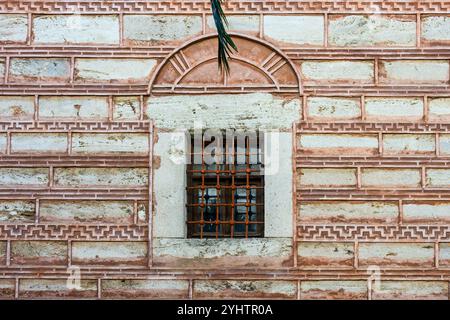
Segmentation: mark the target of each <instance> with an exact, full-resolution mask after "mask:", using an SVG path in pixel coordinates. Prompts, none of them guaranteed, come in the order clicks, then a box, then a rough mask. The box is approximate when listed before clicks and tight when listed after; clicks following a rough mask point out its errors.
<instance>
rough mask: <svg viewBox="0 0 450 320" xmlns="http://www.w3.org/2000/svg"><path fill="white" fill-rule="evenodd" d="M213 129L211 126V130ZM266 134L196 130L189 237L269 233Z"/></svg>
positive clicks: (190, 172) (189, 169)
mask: <svg viewBox="0 0 450 320" xmlns="http://www.w3.org/2000/svg"><path fill="white" fill-rule="evenodd" d="M208 131H209V130H208ZM262 138H263V135H262V134H261V135H259V134H258V133H248V132H243V133H236V132H234V131H233V132H232V133H231V132H230V131H229V130H227V131H226V132H225V133H224V132H223V131H216V132H214V133H212V134H211V132H209V133H208V132H205V131H204V132H203V133H201V134H197V135H196V134H194V136H193V137H192V138H191V148H190V164H188V166H187V205H186V206H187V235H188V237H189V238H216V239H218V238H249V237H262V236H263V235H264V175H263V171H262V170H263V165H262V161H261V160H262V159H261V155H262V151H261V150H262V146H263V141H262Z"/></svg>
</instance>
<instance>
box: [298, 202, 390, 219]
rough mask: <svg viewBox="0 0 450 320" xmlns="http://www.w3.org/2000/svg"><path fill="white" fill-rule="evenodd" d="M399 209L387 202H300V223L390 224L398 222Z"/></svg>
mask: <svg viewBox="0 0 450 320" xmlns="http://www.w3.org/2000/svg"><path fill="white" fill-rule="evenodd" d="M398 215H399V208H398V204H397V203H395V202H388V201H302V202H301V204H300V206H299V214H298V219H299V222H301V223H309V222H311V223H362V224H366V223H386V224H388V223H391V224H395V223H396V222H397V221H398Z"/></svg>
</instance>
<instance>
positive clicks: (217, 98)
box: [147, 93, 301, 130]
mask: <svg viewBox="0 0 450 320" xmlns="http://www.w3.org/2000/svg"><path fill="white" fill-rule="evenodd" d="M147 104H148V107H147V116H148V117H149V118H150V119H153V120H155V126H156V127H158V128H165V129H172V130H173V129H181V128H193V127H194V119H195V120H196V121H198V122H199V123H201V124H202V125H203V127H205V128H222V129H224V128H239V129H245V128H260V129H271V128H272V129H278V128H280V129H288V128H291V127H292V123H293V122H294V121H295V120H298V119H299V118H300V114H301V103H300V100H299V99H294V98H282V97H277V96H274V95H271V94H269V93H251V94H233V95H231V94H228V95H227V94H223V95H222V94H218V95H189V96H187V95H184V96H174V95H171V96H166V97H151V98H150V99H149V100H148V102H147ZM168 112H170V117H168Z"/></svg>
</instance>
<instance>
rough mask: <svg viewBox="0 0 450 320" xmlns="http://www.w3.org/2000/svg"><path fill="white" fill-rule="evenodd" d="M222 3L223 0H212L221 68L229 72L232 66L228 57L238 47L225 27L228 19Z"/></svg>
mask: <svg viewBox="0 0 450 320" xmlns="http://www.w3.org/2000/svg"><path fill="white" fill-rule="evenodd" d="M222 3H223V0H211V10H212V15H213V17H214V23H215V25H216V29H217V34H218V40H219V46H218V48H217V50H218V52H217V55H218V60H219V69H220V71H221V72H222V71H223V70H225V72H226V73H229V72H230V66H229V64H228V58H229V57H230V55H231V54H232V53H233V51H237V47H236V44H235V43H234V42H233V39H231V37H230V35H229V34H228V33H227V31H226V28H225V27H228V21H227V17H226V16H225V13H224V12H223V10H222Z"/></svg>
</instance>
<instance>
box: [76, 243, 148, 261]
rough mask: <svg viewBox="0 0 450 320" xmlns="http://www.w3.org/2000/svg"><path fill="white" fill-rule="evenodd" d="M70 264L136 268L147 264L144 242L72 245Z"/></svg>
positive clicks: (145, 244)
mask: <svg viewBox="0 0 450 320" xmlns="http://www.w3.org/2000/svg"><path fill="white" fill-rule="evenodd" d="M72 263H73V264H79V265H109V266H136V265H144V264H146V263H147V243H146V242H135V241H130V242H92V241H90V242H83V241H75V242H73V243H72Z"/></svg>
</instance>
